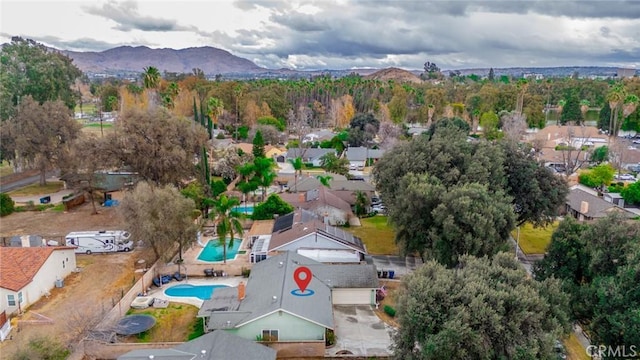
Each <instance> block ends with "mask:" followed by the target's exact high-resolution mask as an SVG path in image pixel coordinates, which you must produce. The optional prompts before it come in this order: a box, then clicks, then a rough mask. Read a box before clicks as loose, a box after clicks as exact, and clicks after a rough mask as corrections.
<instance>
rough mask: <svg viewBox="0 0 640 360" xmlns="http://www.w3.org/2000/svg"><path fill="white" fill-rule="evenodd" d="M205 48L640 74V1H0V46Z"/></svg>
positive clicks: (338, 60) (346, 61) (332, 63)
mask: <svg viewBox="0 0 640 360" xmlns="http://www.w3.org/2000/svg"><path fill="white" fill-rule="evenodd" d="M14 35H20V36H23V37H28V38H31V39H34V40H37V41H39V42H42V43H45V44H47V45H49V46H53V47H56V48H59V49H65V50H76V51H101V50H105V49H109V48H112V47H116V46H121V45H131V46H139V45H145V46H148V47H152V48H164V47H168V48H174V49H182V48H187V47H196V46H214V47H218V48H221V49H224V50H227V51H229V52H231V53H232V54H234V55H238V56H241V57H244V58H247V59H249V60H252V61H253V62H255V63H256V64H258V65H260V66H263V67H267V68H282V67H286V68H295V69H301V70H315V69H348V68H354V67H374V68H382V67H390V66H395V67H400V68H404V69H422V67H423V64H424V62H425V61H431V62H435V63H436V64H437V65H438V66H440V67H441V68H442V69H464V68H475V67H516V66H527V67H545V66H569V65H586V66H592V65H593V66H625V67H635V68H640V0H631V1H617V0H607V1H589V0H580V1H565V0H538V1H521V0H510V1H496V0H494V1H473V0H469V1H444V0H441V1H427V0H411V1H410V0H367V1H357V0H318V1H313V0H309V1H305V0H302V1H296V0H294V1H251V0H237V1H232V0H196V1H172V0H156V1H148V0H138V1H134V0H130V1H114V0H109V1H69V0H68V1H52V0H41V1H37V2H36V1H29V0H26V1H25V0H19V1H6V0H0V41H1V42H3V43H4V42H7V41H9V39H10V38H11V36H14Z"/></svg>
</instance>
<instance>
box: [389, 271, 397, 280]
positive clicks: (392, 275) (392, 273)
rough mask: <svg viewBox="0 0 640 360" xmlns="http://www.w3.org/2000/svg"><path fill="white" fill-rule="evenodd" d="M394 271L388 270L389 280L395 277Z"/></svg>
mask: <svg viewBox="0 0 640 360" xmlns="http://www.w3.org/2000/svg"><path fill="white" fill-rule="evenodd" d="M395 274H396V271H395V270H389V279H393V277H394V276H395Z"/></svg>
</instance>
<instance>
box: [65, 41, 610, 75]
mask: <svg viewBox="0 0 640 360" xmlns="http://www.w3.org/2000/svg"><path fill="white" fill-rule="evenodd" d="M58 51H60V52H62V53H63V54H65V55H67V56H69V57H70V58H72V59H73V60H74V63H75V64H76V66H78V68H80V70H82V71H83V72H84V73H86V74H88V75H89V77H92V76H128V75H132V74H139V73H141V72H142V71H143V69H144V68H145V67H148V66H154V67H156V68H157V69H158V70H160V72H161V73H163V72H165V71H166V72H173V73H191V72H192V71H193V70H194V69H196V68H198V69H201V70H202V71H203V72H204V73H205V74H206V75H208V76H209V77H212V76H215V75H218V74H220V75H224V77H226V78H256V77H261V78H269V77H271V78H283V77H286V78H295V77H309V76H314V75H320V74H331V75H332V76H336V77H340V76H345V75H348V74H351V73H358V74H360V75H363V76H367V75H369V76H373V77H374V78H387V77H389V76H391V77H395V76H394V75H397V73H398V71H392V72H391V73H384V72H383V73H381V74H376V75H373V74H374V73H376V72H377V71H378V70H380V69H324V70H314V71H298V70H292V69H267V68H263V67H260V66H258V65H256V64H255V63H254V62H252V61H250V60H248V59H245V58H241V57H238V56H235V55H233V54H231V53H230V52H228V51H226V50H222V49H218V48H214V47H211V46H204V47H191V48H186V49H179V50H176V49H168V48H163V49H151V48H149V47H146V46H135V47H132V46H120V47H116V48H113V49H109V50H105V51H100V52H77V51H67V50H58ZM393 70H399V69H393ZM457 71H459V72H460V74H461V75H470V74H477V75H480V76H486V75H487V74H488V72H489V69H488V68H477V69H460V70H457ZM616 71H617V68H615V67H600V66H591V67H584V66H582V67H579V66H573V67H569V66H567V67H553V68H551V67H548V68H528V67H513V68H495V69H494V72H495V74H496V76H499V75H510V76H516V77H518V76H523V75H524V74H539V75H542V76H543V77H563V76H572V75H575V74H576V73H578V75H579V76H583V77H590V76H603V77H608V76H615V75H616ZM408 72H410V73H412V74H414V75H419V74H420V73H421V72H422V70H418V69H416V70H409V71H408ZM443 73H445V74H449V70H443ZM403 76H404V77H405V78H406V79H405V80H407V81H411V82H415V81H416V80H417V78H416V77H411V76H407V74H406V73H405V72H403ZM397 80H399V79H397ZM417 81H419V80H417Z"/></svg>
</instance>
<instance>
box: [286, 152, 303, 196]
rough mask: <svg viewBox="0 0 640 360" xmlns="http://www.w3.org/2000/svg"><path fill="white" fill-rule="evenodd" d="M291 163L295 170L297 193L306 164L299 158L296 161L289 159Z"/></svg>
mask: <svg viewBox="0 0 640 360" xmlns="http://www.w3.org/2000/svg"><path fill="white" fill-rule="evenodd" d="M289 162H290V163H291V165H292V166H293V170H294V175H293V178H294V179H295V180H294V181H295V187H296V190H295V191H298V177H299V176H302V169H304V162H302V158H301V157H297V158H295V159H289Z"/></svg>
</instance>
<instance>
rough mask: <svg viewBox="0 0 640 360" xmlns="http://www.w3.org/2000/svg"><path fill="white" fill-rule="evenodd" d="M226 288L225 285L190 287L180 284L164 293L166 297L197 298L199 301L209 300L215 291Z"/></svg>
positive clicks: (189, 285)
mask: <svg viewBox="0 0 640 360" xmlns="http://www.w3.org/2000/svg"><path fill="white" fill-rule="evenodd" d="M223 287H228V286H227V285H191V284H180V285H175V286H172V287H170V288H168V289H166V290H165V291H164V294H165V295H167V296H176V297H197V298H198V299H200V300H209V299H211V295H212V294H213V292H214V291H215V289H218V288H223Z"/></svg>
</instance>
